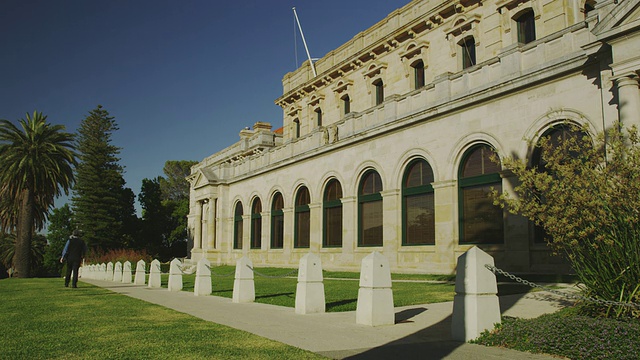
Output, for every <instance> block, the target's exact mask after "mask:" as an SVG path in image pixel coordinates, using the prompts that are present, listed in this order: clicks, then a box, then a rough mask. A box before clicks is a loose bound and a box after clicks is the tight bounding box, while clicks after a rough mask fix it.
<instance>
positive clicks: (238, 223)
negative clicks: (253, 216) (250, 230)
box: [233, 220, 242, 249]
mask: <svg viewBox="0 0 640 360" xmlns="http://www.w3.org/2000/svg"><path fill="white" fill-rule="evenodd" d="M233 233H234V235H235V236H234V237H233V248H234V249H242V220H235V221H234V228H233Z"/></svg>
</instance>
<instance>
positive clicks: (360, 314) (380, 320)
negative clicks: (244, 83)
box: [356, 288, 395, 326]
mask: <svg viewBox="0 0 640 360" xmlns="http://www.w3.org/2000/svg"><path fill="white" fill-rule="evenodd" d="M394 323H395V312H394V307H393V292H392V291H391V289H390V288H384V289H372V288H360V290H358V303H357V305H356V324H361V325H369V326H381V325H393V324H394Z"/></svg>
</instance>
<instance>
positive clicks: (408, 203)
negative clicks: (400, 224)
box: [405, 193, 435, 245]
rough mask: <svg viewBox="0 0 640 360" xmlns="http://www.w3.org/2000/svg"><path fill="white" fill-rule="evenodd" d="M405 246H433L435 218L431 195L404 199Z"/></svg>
mask: <svg viewBox="0 0 640 360" xmlns="http://www.w3.org/2000/svg"><path fill="white" fill-rule="evenodd" d="M405 209H406V221H407V222H406V224H405V226H406V228H405V234H406V240H405V241H406V244H408V245H418V244H420V245H434V244H435V216H434V196H433V193H428V194H419V195H412V196H407V197H405Z"/></svg>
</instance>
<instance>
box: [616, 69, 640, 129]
mask: <svg viewBox="0 0 640 360" xmlns="http://www.w3.org/2000/svg"><path fill="white" fill-rule="evenodd" d="M616 86H617V87H618V114H619V117H620V122H621V123H622V125H623V126H625V127H629V126H631V125H636V126H638V127H640V89H639V87H638V75H636V74H635V73H628V74H625V75H623V76H620V77H619V78H617V79H616Z"/></svg>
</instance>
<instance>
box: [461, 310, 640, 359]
mask: <svg viewBox="0 0 640 360" xmlns="http://www.w3.org/2000/svg"><path fill="white" fill-rule="evenodd" d="M472 342H473V343H476V344H481V345H487V346H501V347H507V348H511V349H515V350H519V351H528V352H532V353H545V354H551V355H559V356H565V357H568V358H570V359H621V360H622V359H637V358H638V354H640V323H638V322H637V321H636V320H632V319H608V318H592V317H589V316H582V315H577V314H575V311H574V309H565V310H562V311H559V312H557V313H555V314H547V315H543V316H540V317H538V318H536V319H516V318H508V317H505V318H503V319H502V324H500V325H497V326H496V328H495V329H494V330H493V331H485V332H483V333H482V334H481V335H480V337H479V338H478V339H476V340H473V341H472Z"/></svg>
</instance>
